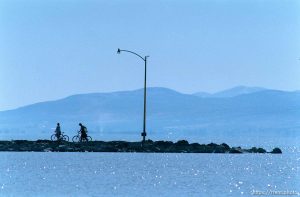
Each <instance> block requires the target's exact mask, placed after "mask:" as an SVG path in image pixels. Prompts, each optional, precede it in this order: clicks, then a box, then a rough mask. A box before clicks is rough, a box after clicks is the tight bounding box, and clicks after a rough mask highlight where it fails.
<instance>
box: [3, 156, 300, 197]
mask: <svg viewBox="0 0 300 197" xmlns="http://www.w3.org/2000/svg"><path fill="white" fill-rule="evenodd" d="M261 192H271V193H268V194H270V195H271V194H272V192H290V194H292V193H293V194H297V192H300V154H299V153H296V152H291V153H284V154H282V155H271V154H241V155H240V154H239V155H234V154H159V153H146V154H145V153H51V152H48V153H33V152H26V153H19V152H17V153H15V152H11V153H9V152H1V153H0V196H174V195H176V196H240V195H243V196H255V195H254V194H256V195H258V194H267V193H261Z"/></svg>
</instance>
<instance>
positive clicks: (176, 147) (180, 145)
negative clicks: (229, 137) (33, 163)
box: [0, 140, 282, 154]
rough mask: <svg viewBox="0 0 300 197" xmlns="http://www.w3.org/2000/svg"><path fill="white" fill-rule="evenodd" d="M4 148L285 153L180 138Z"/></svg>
mask: <svg viewBox="0 0 300 197" xmlns="http://www.w3.org/2000/svg"><path fill="white" fill-rule="evenodd" d="M0 151H2V152H3V151H10V152H143V153H272V154H281V153H282V151H281V150H280V149H279V148H274V149H273V150H272V151H270V152H267V151H266V150H265V149H263V148H256V147H252V148H251V149H243V148H241V147H230V146H228V145H227V144H225V143H222V144H215V143H210V144H198V143H189V142H188V141H186V140H180V141H178V142H176V143H174V142H172V141H152V140H147V141H145V142H144V143H142V142H126V141H108V142H105V141H92V142H78V143H74V142H65V141H50V140H37V141H27V140H13V141H0Z"/></svg>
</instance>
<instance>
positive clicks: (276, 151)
mask: <svg viewBox="0 0 300 197" xmlns="http://www.w3.org/2000/svg"><path fill="white" fill-rule="evenodd" d="M270 153H272V154H281V153H282V151H281V150H280V148H277V147H276V148H274V149H273V150H272V151H271V152H270Z"/></svg>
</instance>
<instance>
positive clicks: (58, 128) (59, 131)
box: [55, 123, 61, 139]
mask: <svg viewBox="0 0 300 197" xmlns="http://www.w3.org/2000/svg"><path fill="white" fill-rule="evenodd" d="M55 134H56V137H57V139H60V137H61V130H60V124H59V123H57V125H56V129H55Z"/></svg>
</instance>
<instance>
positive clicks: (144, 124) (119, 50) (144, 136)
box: [117, 49, 149, 142]
mask: <svg viewBox="0 0 300 197" xmlns="http://www.w3.org/2000/svg"><path fill="white" fill-rule="evenodd" d="M122 51H124V52H128V53H132V54H134V55H136V56H138V57H140V58H141V59H142V60H143V61H144V62H145V76H144V116H143V132H142V133H141V136H142V137H143V141H142V142H145V139H146V136H147V133H146V100H147V96H146V95H147V89H146V87H147V58H148V57H149V56H145V57H142V56H140V55H139V54H137V53H135V52H132V51H128V50H121V49H118V51H117V53H118V54H120V53H121V52H122Z"/></svg>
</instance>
